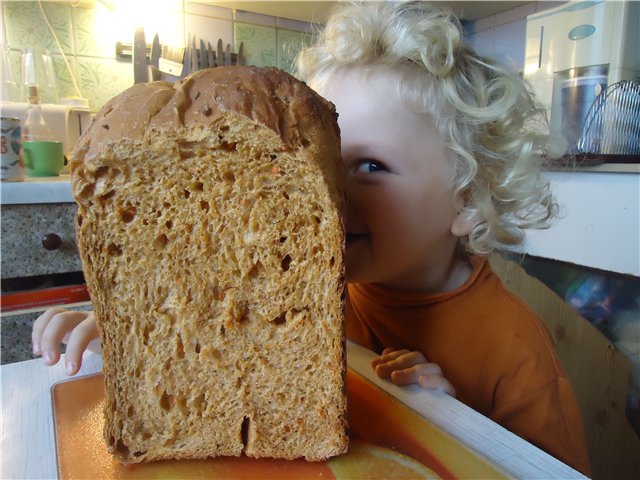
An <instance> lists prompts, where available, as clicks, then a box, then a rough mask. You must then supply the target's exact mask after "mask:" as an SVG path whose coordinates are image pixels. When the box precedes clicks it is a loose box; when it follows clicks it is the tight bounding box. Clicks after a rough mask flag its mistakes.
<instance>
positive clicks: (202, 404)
mask: <svg viewBox="0 0 640 480" xmlns="http://www.w3.org/2000/svg"><path fill="white" fill-rule="evenodd" d="M193 408H195V410H196V412H198V413H199V414H202V412H203V411H204V410H206V408H207V401H206V400H205V396H204V393H201V394H200V395H198V396H197V397H196V398H194V399H193Z"/></svg>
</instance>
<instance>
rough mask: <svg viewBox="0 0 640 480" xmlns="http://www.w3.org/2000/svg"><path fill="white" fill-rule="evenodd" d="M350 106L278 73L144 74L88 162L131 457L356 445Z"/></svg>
mask: <svg viewBox="0 0 640 480" xmlns="http://www.w3.org/2000/svg"><path fill="white" fill-rule="evenodd" d="M336 119H337V115H336V113H335V110H334V108H333V105H332V104H330V103H329V102H327V101H325V100H324V99H323V98H321V97H320V96H319V95H317V94H316V93H315V92H313V91H312V90H311V89H310V88H309V87H307V86H306V85H305V84H304V83H302V82H299V81H298V80H296V79H294V78H293V77H291V76H290V75H288V74H286V73H284V72H282V71H279V70H276V69H261V68H256V67H221V68H215V69H207V70H202V71H198V72H196V73H194V74H193V75H191V76H189V77H187V78H186V79H184V80H182V81H180V82H178V83H176V84H175V85H174V84H171V83H165V82H154V83H150V84H141V85H135V86H133V87H131V88H129V89H128V90H126V91H125V92H123V93H122V94H120V95H118V96H117V97H115V98H114V99H112V100H111V101H110V102H108V103H107V104H106V105H105V106H104V107H103V108H102V109H101V111H100V112H99V113H98V114H97V116H96V118H95V120H94V121H93V123H92V126H91V127H90V129H88V131H87V132H86V133H85V134H84V135H83V136H82V137H81V139H80V141H79V143H78V145H77V147H76V150H75V152H74V156H73V160H72V167H71V168H72V189H73V194H74V196H75V199H76V202H77V204H78V214H77V238H78V246H79V250H80V254H81V258H82V262H83V267H84V272H85V276H86V281H87V285H88V287H89V291H90V294H91V299H92V302H93V307H94V312H95V316H96V320H97V323H98V327H99V331H100V335H101V340H102V344H103V355H104V374H105V390H106V394H105V395H106V399H105V427H104V434H105V439H106V442H107V444H108V446H109V449H110V451H112V452H113V453H114V454H115V455H117V456H118V457H119V458H120V459H121V460H122V462H124V463H135V462H143V461H151V460H157V459H186V458H206V457H215V456H239V455H241V454H243V453H244V454H246V455H247V456H250V457H274V458H284V459H294V458H301V457H304V458H306V459H308V460H322V459H326V458H328V457H331V456H335V455H338V454H341V453H344V452H345V451H346V448H347V442H348V438H347V434H346V412H345V410H346V399H345V392H346V389H345V348H344V342H345V340H344V339H345V337H344V317H343V307H344V263H343V250H344V227H343V224H342V218H341V211H342V209H343V203H344V198H343V197H344V193H343V192H344V189H343V171H342V168H343V167H342V164H341V160H340V140H339V130H338V126H337V121H336Z"/></svg>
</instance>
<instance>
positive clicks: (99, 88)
mask: <svg viewBox="0 0 640 480" xmlns="http://www.w3.org/2000/svg"><path fill="white" fill-rule="evenodd" d="M77 69H78V77H77V78H78V84H79V87H80V91H81V92H82V96H83V97H84V98H87V99H88V100H89V107H90V108H91V111H96V110H98V109H99V108H100V107H102V105H104V104H105V103H106V102H107V101H108V100H109V99H111V98H112V97H114V96H115V95H117V94H118V93H120V92H122V91H123V90H125V89H127V88H129V87H130V86H131V85H133V67H132V65H131V62H117V61H115V60H107V59H99V58H89V57H78V59H77Z"/></svg>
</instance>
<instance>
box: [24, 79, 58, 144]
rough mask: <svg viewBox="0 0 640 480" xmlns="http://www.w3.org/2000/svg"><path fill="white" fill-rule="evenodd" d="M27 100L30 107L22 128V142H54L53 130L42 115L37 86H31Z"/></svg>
mask: <svg viewBox="0 0 640 480" xmlns="http://www.w3.org/2000/svg"><path fill="white" fill-rule="evenodd" d="M27 100H28V101H29V106H28V107H27V118H26V119H25V121H24V125H23V126H22V141H23V142H48V141H51V140H53V135H52V134H51V130H50V129H49V126H48V125H47V122H46V121H45V119H44V114H43V113H42V105H41V101H40V91H39V89H38V86H37V85H29V95H28V97H27Z"/></svg>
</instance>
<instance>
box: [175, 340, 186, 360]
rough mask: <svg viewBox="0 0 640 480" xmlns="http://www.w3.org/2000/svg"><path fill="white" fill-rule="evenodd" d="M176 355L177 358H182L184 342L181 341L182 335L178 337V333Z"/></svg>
mask: <svg viewBox="0 0 640 480" xmlns="http://www.w3.org/2000/svg"><path fill="white" fill-rule="evenodd" d="M176 355H177V357H178V358H184V344H183V343H182V337H180V335H178V342H177V346H176Z"/></svg>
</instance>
